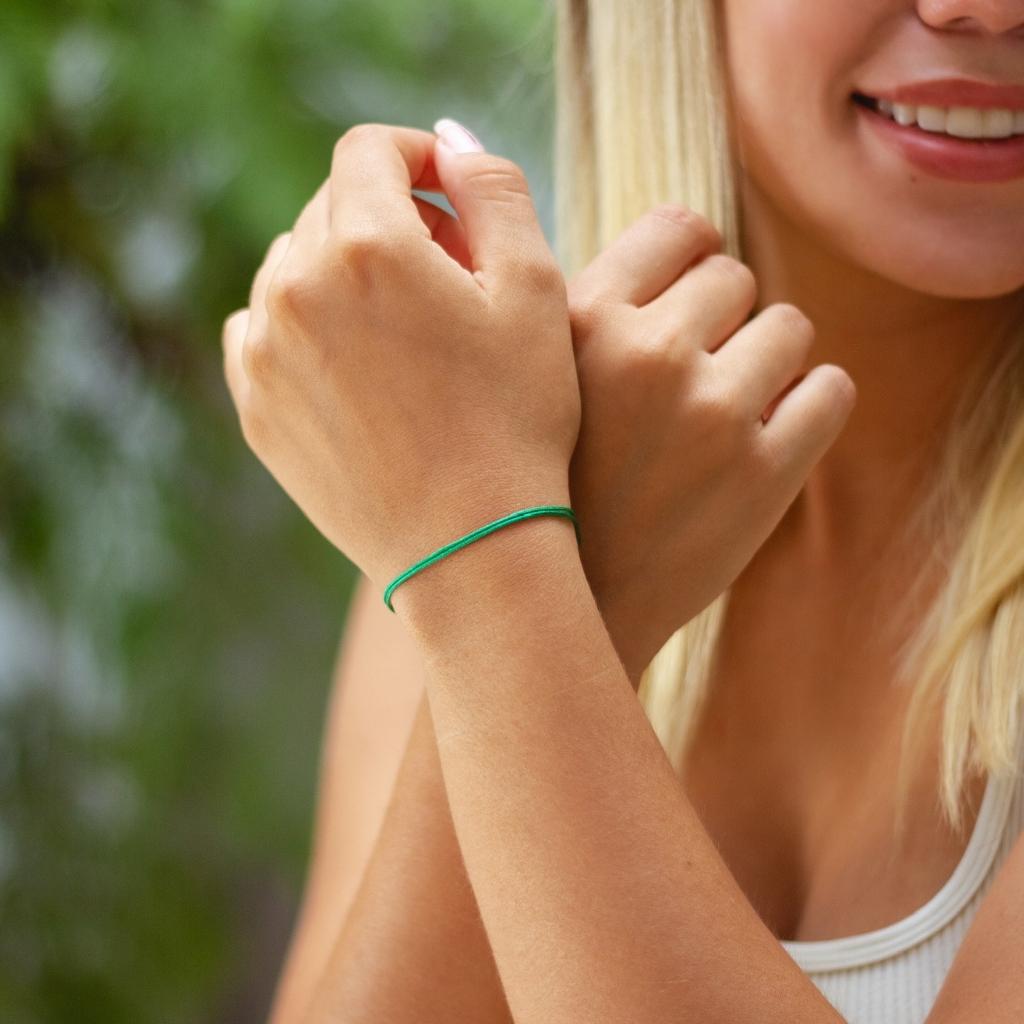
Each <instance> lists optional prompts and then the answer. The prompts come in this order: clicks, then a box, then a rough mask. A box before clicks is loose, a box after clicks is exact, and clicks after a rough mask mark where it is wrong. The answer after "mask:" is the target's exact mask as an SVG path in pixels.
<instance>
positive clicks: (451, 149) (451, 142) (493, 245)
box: [434, 117, 554, 287]
mask: <svg viewBox="0 0 1024 1024" xmlns="http://www.w3.org/2000/svg"><path fill="white" fill-rule="evenodd" d="M434 131H435V132H436V133H437V135H438V141H437V143H436V145H435V152H434V166H435V168H436V170H437V177H438V180H439V181H440V183H441V187H442V188H443V189H444V191H445V194H446V195H447V196H448V201H449V202H450V203H451V205H452V208H453V209H454V210H455V212H456V214H458V217H459V221H460V222H461V223H462V227H463V231H464V233H465V236H466V243H467V247H468V249H469V255H470V260H471V262H472V267H471V269H472V271H473V273H474V274H475V275H476V276H477V277H479V278H481V279H482V281H483V283H484V285H485V287H489V286H490V285H491V284H492V283H497V281H498V280H500V279H501V278H503V277H505V276H506V275H508V274H510V273H511V274H514V273H515V272H516V271H517V270H521V269H522V268H523V266H524V264H525V265H529V264H531V263H535V262H538V261H540V262H552V261H553V260H554V256H553V255H552V253H551V249H550V247H549V246H548V243H547V239H546V238H545V237H544V231H543V229H542V228H541V225H540V220H539V219H538V217H537V211H536V209H535V207H534V205H533V197H532V195H531V194H530V186H529V184H528V183H527V180H526V175H525V174H524V173H523V171H522V169H521V168H520V167H519V165H518V164H516V163H514V162H513V161H512V160H509V159H507V158H505V157H501V156H497V155H496V154H493V153H488V152H487V151H486V150H485V149H484V147H483V145H482V144H481V143H480V140H479V139H477V137H476V136H475V135H474V134H473V133H472V132H470V131H469V129H468V128H465V127H463V125H461V124H459V122H458V121H453V120H452V119H451V118H447V117H443V118H441V119H440V120H439V121H437V122H436V123H435V124H434Z"/></svg>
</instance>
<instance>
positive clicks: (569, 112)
mask: <svg viewBox="0 0 1024 1024" xmlns="http://www.w3.org/2000/svg"><path fill="white" fill-rule="evenodd" d="M556 3H557V14H556V32H557V36H556V114H555V119H556V120H555V125H556V132H555V227H556V236H557V247H558V251H559V258H560V261H561V263H562V266H563V269H564V270H565V272H566V275H567V276H571V274H573V273H575V272H576V271H577V270H578V269H580V268H581V267H583V266H584V265H585V264H586V263H587V262H589V261H590V260H591V259H592V258H593V257H594V256H595V255H596V254H597V253H598V252H599V251H600V250H601V249H602V248H604V247H605V246H606V245H608V244H609V243H610V242H611V241H612V240H613V239H614V238H615V237H616V236H617V235H618V234H619V232H620V231H622V230H623V229H624V228H625V227H626V226H627V225H628V224H630V223H631V222H632V221H634V220H636V219H637V218H638V217H639V216H640V215H641V214H643V213H644V212H645V211H646V210H648V209H650V208H651V207H652V206H655V205H656V204H658V203H660V202H665V201H671V202H681V203H684V204H685V205H687V206H689V207H691V208H692V209H694V210H696V211H697V212H699V213H701V214H703V215H704V216H706V217H707V218H708V219H709V220H710V221H711V222H712V223H713V224H715V225H716V227H717V228H718V229H719V231H720V232H721V233H722V237H723V249H724V250H725V251H726V252H728V253H729V254H731V255H733V256H735V257H736V258H738V259H741V258H742V253H741V251H740V210H739V202H738V197H737V190H736V179H735V169H734V164H733V156H732V153H731V149H730V140H731V138H732V135H731V132H732V112H731V110H730V107H729V102H728V93H727V87H726V81H725V61H724V55H723V41H722V34H721V26H720V24H719V21H718V18H719V15H718V12H717V4H716V3H715V2H714V0H659V2H658V3H636V4H632V3H623V2H622V0H556ZM993 351H994V352H995V358H993V359H992V360H991V361H988V360H982V359H979V360H978V361H977V367H976V372H975V373H974V375H973V376H972V378H971V379H970V380H968V381H966V382H965V384H964V388H963V392H962V395H961V398H960V404H959V405H958V407H957V411H956V413H955V415H954V416H953V419H952V422H951V428H950V432H949V437H948V443H947V446H946V449H945V454H944V456H943V459H942V461H941V465H940V466H939V468H938V472H937V473H936V474H935V478H934V479H935V482H934V485H933V487H932V488H931V489H930V490H929V491H928V493H926V494H924V495H923V496H922V501H921V504H920V506H919V514H918V516H917V517H916V519H915V521H914V522H912V523H910V524H907V529H908V530H911V529H913V530H922V531H927V532H926V533H925V534H924V536H927V537H929V538H930V539H934V545H933V550H934V553H935V555H934V557H935V558H936V559H939V560H940V561H939V564H940V566H941V569H942V577H943V585H942V588H941V589H940V592H939V594H938V596H937V597H935V598H933V599H932V600H931V601H930V602H929V603H928V604H927V611H926V614H925V615H924V617H923V620H922V621H918V622H916V623H911V624H910V629H911V632H910V633H909V635H908V636H907V637H906V639H905V641H904V642H903V644H902V646H901V648H900V662H899V669H898V678H899V680H901V681H903V682H904V683H907V682H909V681H910V680H913V692H912V693H911V698H910V703H909V705H908V708H907V714H906V718H905V721H904V727H903V734H902V748H901V759H900V773H899V794H900V799H899V801H898V803H899V807H900V813H899V814H898V821H899V823H900V827H902V820H903V819H902V807H903V803H904V801H905V797H906V792H907V785H908V780H909V767H908V766H909V764H910V763H912V762H913V760H914V757H915V756H919V755H920V752H921V750H922V749H923V741H924V738H925V737H926V735H928V734H929V731H930V729H931V726H932V725H933V724H934V723H935V721H936V716H937V717H939V718H940V719H941V753H940V796H941V805H942V810H943V812H944V814H945V816H946V819H947V821H948V822H949V823H950V824H951V825H952V826H953V827H954V828H959V827H960V826H961V824H962V821H963V817H962V810H963V801H964V794H965V783H966V780H967V777H968V774H969V773H971V772H972V771H979V772H986V773H991V774H993V775H999V776H1004V777H1005V776H1008V775H1010V774H1012V773H1014V772H1015V771H1016V770H1017V767H1018V766H1017V762H1016V756H1017V745H1016V744H1017V739H1018V736H1019V735H1020V729H1021V705H1022V695H1024V321H1022V319H1021V318H1020V317H1018V318H1017V319H1016V320H1014V321H1013V322H1012V323H1009V324H1007V338H1006V341H1005V343H1003V344H1000V345H996V346H995V347H994V349H993ZM929 568H930V566H928V565H923V566H922V571H921V575H920V577H919V578H918V579H916V580H911V581H909V584H908V588H907V594H906V599H907V607H908V608H909V607H910V606H911V602H912V599H913V598H914V595H915V591H917V590H918V589H919V588H920V587H921V586H923V583H924V580H925V579H926V578H927V577H928V571H927V570H928V569H929ZM931 568H934V564H933V565H932V566H931ZM728 597H729V592H728V591H726V592H725V593H723V594H722V595H721V596H720V597H718V598H717V599H716V600H715V601H714V602H712V604H711V605H710V606H709V607H708V608H706V609H705V610H704V611H703V612H701V613H700V614H699V615H698V616H696V618H694V619H693V620H691V621H690V622H688V623H686V624H685V625H684V626H682V627H681V628H680V629H679V630H677V632H676V633H675V634H674V635H673V636H672V637H671V638H670V639H669V640H668V642H667V643H666V644H665V645H664V646H663V647H662V649H661V650H660V651H659V652H658V654H657V655H656V656H655V658H654V659H653V661H652V662H651V664H650V665H649V666H648V668H647V670H646V671H645V673H644V675H643V677H642V679H641V682H640V690H639V696H640V699H641V701H642V703H643V705H644V708H645V711H646V713H647V715H648V717H649V719H650V721H651V724H652V726H653V728H654V729H655V731H656V733H657V734H658V737H659V739H660V741H661V743H662V745H663V746H664V748H665V750H666V753H667V754H668V755H669V758H670V760H671V761H672V763H673V765H674V766H675V767H676V770H677V771H678V770H679V769H680V766H681V764H682V760H683V755H684V752H685V750H686V747H687V744H688V742H689V740H690V738H691V737H692V735H693V731H694V726H695V724H696V721H697V718H698V715H699V712H700V709H701V707H702V705H703V698H704V696H705V695H706V691H707V685H706V684H707V679H708V675H709V669H710V666H711V661H712V658H713V655H714V653H715V648H716V641H717V638H718V635H719V632H720V628H721V625H722V622H723V619H724V613H725V608H726V604H727V602H728Z"/></svg>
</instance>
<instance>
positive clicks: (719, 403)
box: [695, 380, 745, 441]
mask: <svg viewBox="0 0 1024 1024" xmlns="http://www.w3.org/2000/svg"><path fill="white" fill-rule="evenodd" d="M740 397H741V396H740V395H739V394H737V389H736V386H735V385H734V384H733V383H731V382H730V381H727V380H726V381H722V380H719V381H716V382H714V383H712V384H710V385H708V386H706V387H704V388H701V389H700V390H699V391H698V392H697V394H696V396H695V402H696V405H697V408H698V409H699V411H700V418H701V420H702V421H703V422H704V423H705V424H706V425H707V426H708V427H709V428H710V430H711V436H713V437H714V438H715V439H716V440H717V441H721V440H723V439H729V438H731V437H733V436H734V435H735V433H736V432H738V431H739V430H741V429H742V428H743V426H744V425H745V415H744V412H743V408H744V406H743V403H742V401H741V400H740Z"/></svg>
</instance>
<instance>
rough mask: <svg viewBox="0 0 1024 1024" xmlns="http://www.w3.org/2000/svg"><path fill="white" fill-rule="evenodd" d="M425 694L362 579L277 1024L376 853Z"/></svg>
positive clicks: (306, 988)
mask: <svg viewBox="0 0 1024 1024" xmlns="http://www.w3.org/2000/svg"><path fill="white" fill-rule="evenodd" d="M423 687H424V675H423V667H422V661H421V658H420V655H419V652H418V650H417V648H416V647H415V645H414V644H413V642H412V640H411V639H410V637H409V636H408V634H407V632H406V629H405V627H404V626H403V625H402V622H401V620H400V619H399V617H398V616H397V615H395V614H393V613H392V612H390V611H388V609H387V608H386V607H385V606H384V602H383V600H382V599H381V596H380V595H379V594H378V593H377V592H376V590H375V588H374V587H373V586H372V584H371V583H370V582H369V580H368V579H367V578H366V577H365V576H360V577H359V580H358V582H357V583H356V585H355V589H354V591H353V594H352V599H351V603H350V605H349V612H348V616H347V619H346V622H345V628H344V632H343V634H342V638H341V643H340V646H339V649H338V656H337V660H336V664H335V670H334V678H333V681H332V689H331V695H330V699H329V702H328V706H327V715H326V722H325V728H324V736H323V748H322V752H321V766H320V783H319V790H318V793H317V805H316V816H315V823H314V832H313V848H312V855H311V858H310V864H309V870H308V872H307V877H306V886H305V891H304V893H303V898H302V906H301V908H300V912H299V917H298V920H297V922H296V926H295V930H294V933H293V936H292V941H291V946H290V949H289V952H288V957H287V960H286V962H285V968H284V971H283V973H282V975H281V979H280V982H279V986H278V991H277V996H276V1000H275V1006H274V1011H273V1013H272V1015H271V1020H272V1021H273V1022H284V1021H287V1020H292V1019H295V1017H296V1016H297V1012H298V1011H299V1007H300V1006H301V1005H302V1004H303V1003H304V1002H305V1000H306V998H307V997H308V994H309V993H310V992H311V991H312V986H314V985H315V984H316V981H317V979H318V977H319V975H320V972H321V971H322V970H323V968H324V966H325V964H326V961H327V957H328V955H329V953H330V949H331V946H332V945H333V942H334V939H335V937H336V936H337V934H338V931H339V929H340V927H341V923H342V921H343V920H344V917H345V914H346V913H347V911H348V907H349V904H350V903H351V900H352V898H353V896H354V895H355V892H356V889H357V888H358V885H359V882H360V880H361V879H362V875H363V870H364V869H365V867H366V864H367V862H368V860H369V857H370V854H371V852H372V850H373V847H374V844H375V843H376V840H377V834H378V832H379V831H380V826H381V823H382V822H383V819H384V812H385V810H386V808H387V803H388V800H389V798H390V796H391V791H392V789H393V787H394V783H395V779H396V777H397V774H398V768H399V765H400V763H401V760H402V756H403V754H404V752H405V745H406V742H407V740H408V738H409V733H410V731H411V729H412V723H413V719H414V717H415V714H416V709H417V707H418V705H419V700H420V697H421V695H422V693H423Z"/></svg>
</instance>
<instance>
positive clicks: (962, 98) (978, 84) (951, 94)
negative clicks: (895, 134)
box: [865, 78, 1024, 110]
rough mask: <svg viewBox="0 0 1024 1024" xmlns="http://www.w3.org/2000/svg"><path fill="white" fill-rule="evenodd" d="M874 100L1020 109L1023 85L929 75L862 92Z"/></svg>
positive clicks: (1023, 90)
mask: <svg viewBox="0 0 1024 1024" xmlns="http://www.w3.org/2000/svg"><path fill="white" fill-rule="evenodd" d="M865 95H866V96H871V97H872V98H873V99H876V100H890V101H892V102H893V103H907V104H912V105H914V106H920V105H922V104H930V105H932V106H936V107H981V108H1001V109H1005V108H1007V107H1009V108H1010V109H1012V110H1024V85H996V84H994V83H991V82H982V81H979V80H977V79H973V78H933V79H930V80H928V81H925V82H907V83H904V84H903V85H894V86H893V87H892V88H891V89H880V90H878V91H876V92H865Z"/></svg>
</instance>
